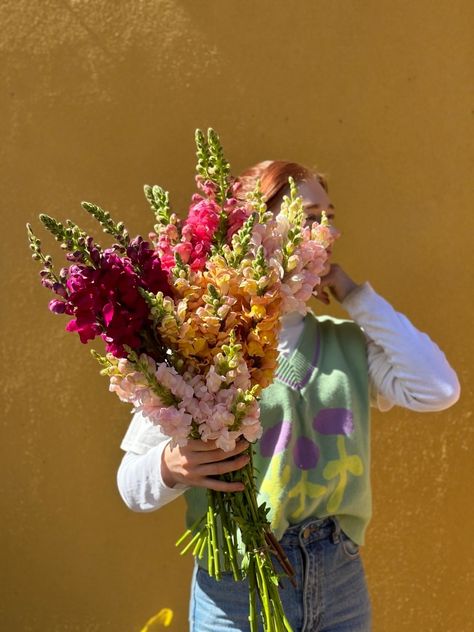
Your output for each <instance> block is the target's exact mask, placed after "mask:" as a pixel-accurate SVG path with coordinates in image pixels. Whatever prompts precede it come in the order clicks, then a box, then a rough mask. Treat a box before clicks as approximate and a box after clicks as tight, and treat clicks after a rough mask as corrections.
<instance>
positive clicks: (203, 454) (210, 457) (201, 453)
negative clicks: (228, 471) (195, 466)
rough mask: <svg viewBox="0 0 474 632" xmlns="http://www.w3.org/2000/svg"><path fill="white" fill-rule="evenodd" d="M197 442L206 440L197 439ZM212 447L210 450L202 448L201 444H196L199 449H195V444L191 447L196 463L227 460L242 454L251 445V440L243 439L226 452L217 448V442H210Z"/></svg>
mask: <svg viewBox="0 0 474 632" xmlns="http://www.w3.org/2000/svg"><path fill="white" fill-rule="evenodd" d="M196 443H204V444H205V442H204V441H197V442H196ZM209 443H210V444H211V448H210V449H209V450H202V448H201V446H196V447H197V448H198V449H196V450H194V446H193V447H192V449H191V453H190V457H191V455H192V457H191V458H193V459H194V460H195V462H196V463H214V462H215V461H225V460H226V459H229V458H231V457H233V456H236V455H237V454H240V453H241V452H243V451H244V450H246V449H247V448H248V447H249V445H250V444H249V442H248V441H245V439H241V440H240V441H238V443H237V444H236V446H235V448H234V449H233V450H230V451H229V452H224V450H221V449H220V448H216V445H215V442H214V441H212V442H209Z"/></svg>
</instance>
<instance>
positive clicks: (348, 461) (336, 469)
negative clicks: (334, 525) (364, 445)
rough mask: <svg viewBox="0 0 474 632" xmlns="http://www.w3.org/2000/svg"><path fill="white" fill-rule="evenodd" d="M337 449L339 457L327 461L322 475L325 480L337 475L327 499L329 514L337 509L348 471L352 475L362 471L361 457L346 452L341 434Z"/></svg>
mask: <svg viewBox="0 0 474 632" xmlns="http://www.w3.org/2000/svg"><path fill="white" fill-rule="evenodd" d="M337 450H338V452H339V458H338V459H334V460H333V461H329V462H328V463H327V465H326V467H325V468H324V470H323V476H324V478H325V479H326V480H327V481H330V480H332V479H334V478H337V477H339V480H338V481H337V484H336V487H335V489H334V491H333V492H332V494H331V495H330V496H329V499H328V504H327V510H328V512H329V513H330V514H333V513H335V512H336V511H337V510H338V509H339V506H340V504H341V502H342V498H343V496H344V490H345V489H346V485H347V479H348V473H350V474H352V475H353V476H362V474H363V472H364V464H363V463H362V459H361V458H360V457H359V456H358V455H357V454H351V455H348V454H347V452H346V445H345V439H344V436H343V435H339V436H338V437H337Z"/></svg>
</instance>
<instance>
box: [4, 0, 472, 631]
mask: <svg viewBox="0 0 474 632" xmlns="http://www.w3.org/2000/svg"><path fill="white" fill-rule="evenodd" d="M471 6H472V5H471V3H470V2H468V1H467V0H459V1H456V0H455V1H449V2H448V1H447V0H440V1H437V2H432V1H430V0H416V1H415V2H411V1H408V0H392V1H389V0H382V1H381V0H357V1H355V0H354V1H350V0H346V1H341V0H339V1H337V0H336V1H334V0H333V1H331V2H321V1H317V0H304V1H300V2H297V1H295V2H288V1H285V2H284V1H282V0H271V1H270V0H265V1H263V0H260V1H255V2H250V1H248V0H246V1H243V0H240V1H237V0H232V1H228V2H226V1H223V0H220V1H219V0H213V1H203V2H198V1H192V0H186V1H185V0H143V1H140V2H139V1H138V0H137V1H135V2H133V1H127V2H120V1H118V2H112V0H109V1H108V2H105V1H104V0H99V1H96V2H92V1H90V0H89V1H88V0H43V1H42V2H31V1H25V0H15V1H13V0H7V1H4V2H3V3H1V6H0V24H1V30H0V50H1V61H2V72H1V83H2V99H1V103H0V108H1V110H0V129H1V141H2V142H1V145H0V152H1V158H2V159H1V177H0V187H1V192H0V199H1V204H2V215H1V219H2V225H3V231H2V235H3V241H2V252H1V254H2V274H1V276H0V281H1V284H2V287H1V297H2V304H3V307H2V310H1V316H2V324H3V334H4V335H3V338H2V347H1V349H2V369H3V370H2V372H1V379H0V385H1V393H2V408H3V423H2V429H3V432H4V434H3V438H2V440H1V443H0V450H1V459H2V461H1V462H2V464H3V466H4V472H3V474H2V476H1V484H2V494H1V498H2V508H1V512H2V513H1V516H2V557H3V561H2V570H3V579H2V582H1V592H2V596H1V600H0V603H1V604H2V605H1V613H0V619H1V624H0V627H1V629H2V630H16V631H23V630H24V631H26V630H28V631H32V632H44V631H48V632H50V631H51V632H56V631H57V632H59V631H61V632H73V631H74V632H76V631H78V632H83V631H87V632H89V631H100V632H104V631H105V632H106V631H110V632H112V631H113V632H139V630H141V628H142V626H144V624H145V622H146V621H147V619H149V618H150V617H151V616H152V615H154V614H155V613H157V612H158V611H159V610H161V609H162V608H165V607H168V608H171V609H173V611H174V613H175V617H174V620H173V622H172V624H171V626H170V628H169V629H170V630H177V631H184V630H186V627H187V624H186V609H187V599H188V577H189V573H190V570H191V562H190V560H189V559H186V560H182V559H179V557H178V556H177V554H176V553H175V551H174V546H173V542H174V539H175V537H176V535H177V534H178V533H179V531H180V529H181V525H182V512H183V505H182V504H181V502H176V503H175V504H173V505H172V506H168V507H167V508H165V509H163V510H162V511H160V512H156V513H149V514H134V513H132V512H130V511H129V510H128V509H127V508H126V507H125V505H124V504H123V503H122V501H121V499H120V497H119V494H118V491H117V489H116V482H115V476H116V470H117V466H118V464H119V461H120V458H121V454H122V453H121V451H120V450H119V443H120V440H121V438H122V436H123V433H124V432H125V430H126V427H127V424H128V421H129V409H128V407H127V406H124V405H123V404H121V403H120V402H119V401H118V400H117V399H116V398H115V396H113V395H112V394H110V393H108V391H107V383H106V380H105V379H104V378H101V377H100V376H99V375H98V367H97V366H96V364H95V362H94V361H93V359H92V358H91V357H90V356H89V353H88V351H87V349H86V348H84V347H83V346H82V345H81V344H80V342H79V340H78V339H76V337H75V336H72V335H71V334H67V333H65V332H64V326H65V324H66V319H65V318H61V317H54V316H53V315H52V314H50V313H49V312H48V311H47V302H48V301H49V300H50V298H51V296H50V295H49V293H48V292H47V291H46V290H44V289H43V288H41V286H40V285H39V283H38V278H37V273H38V269H39V268H38V266H37V265H36V262H33V261H32V260H31V259H30V257H29V254H28V250H27V244H26V233H25V223H26V222H27V221H32V222H33V223H34V225H35V227H36V228H37V230H38V232H39V231H40V228H39V222H38V220H37V215H38V213H39V212H46V213H49V214H51V215H53V216H56V217H58V218H60V219H63V220H64V219H66V218H67V217H69V218H71V219H73V220H75V221H77V222H79V223H80V224H81V225H83V226H84V228H86V229H92V227H93V224H92V222H91V221H89V218H88V217H87V216H86V214H85V213H84V211H82V209H81V207H80V202H81V200H87V201H91V202H95V203H97V204H100V205H101V206H103V207H104V208H105V209H107V210H108V211H110V212H111V213H112V214H113V215H114V216H115V217H117V218H122V219H123V220H125V222H126V224H127V225H128V227H129V230H130V232H131V233H137V232H141V233H143V234H146V232H147V230H149V229H150V228H151V222H152V217H151V213H150V212H149V211H148V205H147V203H146V201H145V198H144V196H143V185H144V184H145V183H146V184H160V185H162V186H164V187H165V188H167V189H169V190H170V193H171V196H172V199H173V201H174V205H175V209H176V210H185V209H186V205H187V203H188V201H189V199H190V196H191V194H192V193H193V191H194V189H193V175H194V164H195V159H194V141H193V136H194V129H195V128H196V127H201V128H204V129H205V128H207V127H208V126H212V127H214V128H215V129H216V130H217V131H218V133H219V134H220V136H221V139H222V141H223V143H224V146H225V149H226V153H227V156H228V159H229V160H230V161H231V163H232V166H233V168H234V172H235V173H237V172H238V171H239V170H240V169H242V168H243V167H245V166H247V165H248V164H250V163H253V162H255V161H257V160H263V159H268V158H283V159H291V160H296V161H299V162H302V163H305V164H308V165H314V164H317V165H318V166H319V167H320V169H322V170H323V171H325V172H326V173H328V174H329V177H330V187H331V193H332V197H333V200H334V203H335V205H336V207H337V221H338V225H339V226H340V227H341V228H342V230H343V231H344V233H345V234H344V237H343V239H342V240H341V241H340V243H339V245H338V248H337V257H336V259H337V260H338V261H339V262H340V263H341V264H342V265H343V266H344V267H345V268H346V270H347V271H348V272H349V273H350V274H351V275H352V276H353V277H354V278H355V279H356V280H357V281H363V280H365V279H369V280H370V281H371V283H372V284H373V286H374V287H375V288H376V289H377V290H378V291H379V292H380V293H382V294H383V295H384V296H385V297H386V298H387V299H389V300H390V301H391V302H392V303H393V304H394V305H395V306H396V307H397V308H398V309H399V310H401V311H403V312H404V313H406V314H407V315H408V316H409V317H410V318H411V319H412V320H413V322H414V323H415V324H416V325H417V326H418V327H419V328H421V329H423V330H425V331H427V332H428V333H429V334H430V335H431V336H432V337H433V338H434V339H435V340H436V341H437V342H438V343H439V344H440V346H441V347H442V348H443V349H444V350H445V352H446V354H447V356H448V358H449V360H450V361H451V363H452V364H453V366H454V367H455V368H456V370H457V371H458V373H459V376H460V379H461V381H462V388H463V396H462V399H461V401H460V402H459V403H458V404H457V405H456V406H455V407H453V408H452V409H451V410H448V411H446V412H442V413H435V414H414V413H410V412H406V411H403V410H401V409H397V410H394V411H392V412H390V413H388V414H385V415H382V414H374V418H373V473H372V479H373V488H374V518H373V522H372V523H371V526H370V528H369V533H368V538H367V545H366V547H365V548H364V552H363V558H364V562H365V565H366V568H367V574H368V579H369V583H370V588H371V593H372V599H373V607H374V630H375V632H401V631H407V632H419V631H422V632H427V631H440V632H441V631H442V632H448V631H453V632H454V631H456V632H458V631H462V632H466V631H469V630H474V623H473V617H472V596H473V595H474V538H473V528H474V502H473V494H472V489H473V483H474V475H473V465H472V464H473V450H474V444H473V427H474V417H473V416H472V409H473V394H472V379H473V375H472V357H473V353H474V348H473V335H472V331H473V324H474V323H473V318H472V313H473V302H472V287H473V265H472V264H473V255H472V235H473V229H474V223H473V214H472V209H473V199H472V188H471V186H470V175H471V173H470V170H469V167H472V158H473V151H472V149H473V147H472V140H471V139H472V127H471V125H470V123H471V119H472V109H471V108H472V103H471V102H470V99H469V97H470V96H472V92H471V91H470V88H469V79H470V70H471V68H470V64H469V63H468V62H469V60H470V59H472V53H473V50H472V45H471V39H470V31H471V27H472V21H473V20H472V18H473V12H472V8H471ZM43 243H44V246H45V250H46V251H48V250H49V251H50V252H52V253H53V254H54V255H55V256H56V261H57V262H58V263H60V261H61V260H60V257H59V255H60V251H59V249H58V248H57V247H56V244H55V243H53V241H52V240H51V239H49V238H47V237H45V238H44V240H43ZM332 313H334V314H339V315H341V314H342V311H341V310H340V309H339V308H338V307H337V306H335V307H334V308H333V310H332ZM158 627H159V626H155V629H158Z"/></svg>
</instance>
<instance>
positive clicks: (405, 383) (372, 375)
mask: <svg viewBox="0 0 474 632" xmlns="http://www.w3.org/2000/svg"><path fill="white" fill-rule="evenodd" d="M342 307H343V308H344V309H345V310H346V311H347V312H348V314H349V316H350V317H351V319H352V320H354V321H355V322H356V323H357V324H358V325H359V326H360V327H361V329H362V330H363V331H364V333H365V336H366V340H367V358H368V369H369V385H370V397H371V404H372V406H375V407H377V408H378V409H379V410H381V411H387V410H389V409H390V408H392V407H393V406H395V405H398V406H402V407H404V408H408V409H410V410H415V411H419V412H429V411H440V410H444V409H446V408H449V407H450V406H452V405H453V404H454V403H455V402H456V401H457V400H458V399H459V395H460V385H459V381H458V378H457V375H456V373H455V371H454V370H453V369H452V367H451V366H450V365H449V363H448V361H447V359H446V356H445V355H444V353H443V352H442V351H441V349H440V348H439V347H438V346H437V345H436V344H435V343H434V342H433V341H432V340H431V339H430V338H429V336H428V335H427V334H425V333H422V332H420V331H419V330H418V329H416V327H414V326H413V325H412V323H411V322H410V321H409V320H408V318H406V316H404V315H403V314H400V313H399V312H397V311H395V309H394V308H393V307H392V306H391V305H390V304H389V303H388V302H387V301H386V300H385V299H384V298H382V297H381V296H380V295H379V294H377V293H376V292H375V291H374V290H373V288H372V287H371V285H370V284H369V283H367V282H366V283H363V284H362V285H360V286H358V287H357V288H355V289H354V290H352V292H350V293H349V294H348V295H347V296H346V298H345V299H344V301H343V302H342ZM302 331H303V317H302V316H301V315H300V314H297V313H294V314H289V315H286V316H285V317H283V319H282V329H281V333H280V337H279V345H278V351H279V352H280V353H281V354H283V355H287V356H289V355H290V354H291V353H292V351H293V350H294V349H295V348H296V345H297V342H298V339H299V337H300V335H301V333H302ZM168 441H169V437H168V436H166V435H164V434H163V433H162V432H161V431H160V430H159V428H158V427H157V426H154V425H153V424H151V423H150V422H149V421H148V420H146V419H145V418H144V417H143V416H142V415H141V414H140V413H135V415H134V416H133V418H132V421H131V423H130V426H129V428H128V430H127V433H126V434H125V436H124V438H123V441H122V443H121V445H120V447H121V448H122V449H123V450H125V451H126V454H125V455H124V457H123V459H122V462H121V463H120V466H119V469H118V472H117V484H118V489H119V492H120V495H121V497H122V499H123V501H124V502H125V504H126V505H127V506H128V507H129V508H130V509H131V510H132V511H138V512H146V511H155V510H156V509H159V508H160V507H162V506H164V505H166V504H167V503H169V502H170V501H172V500H174V499H175V498H177V497H178V496H180V495H181V494H182V493H183V492H184V491H185V490H186V489H188V487H187V486H185V485H175V487H173V488H170V487H168V486H167V485H165V483H164V482H163V479H162V476H161V458H162V453H163V450H164V448H165V446H166V444H167V443H168Z"/></svg>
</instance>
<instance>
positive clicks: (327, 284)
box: [316, 263, 358, 305]
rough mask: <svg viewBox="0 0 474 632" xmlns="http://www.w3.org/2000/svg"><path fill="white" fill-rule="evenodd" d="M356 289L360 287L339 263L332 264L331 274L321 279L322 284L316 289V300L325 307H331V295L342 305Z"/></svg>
mask: <svg viewBox="0 0 474 632" xmlns="http://www.w3.org/2000/svg"><path fill="white" fill-rule="evenodd" d="M356 287H358V285H357V283H356V282H355V281H353V280H352V279H351V277H350V276H349V275H348V274H347V273H346V272H344V270H343V269H342V268H341V266H340V265H338V264H337V263H332V264H331V265H330V268H329V272H328V273H327V274H326V275H324V276H323V277H321V283H320V285H319V286H318V287H317V288H316V290H317V292H318V293H317V296H316V298H317V299H318V300H319V301H321V302H322V303H324V304H325V305H329V303H330V301H331V299H330V297H329V293H330V294H332V296H334V298H335V299H336V300H337V301H339V303H341V302H342V301H343V300H344V299H345V298H346V296H347V295H348V294H349V292H352V290H354V289H355V288H356ZM328 290H329V293H328Z"/></svg>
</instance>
